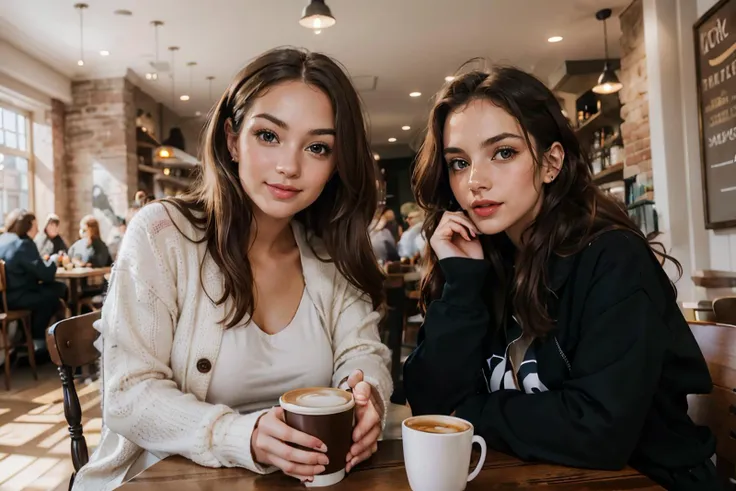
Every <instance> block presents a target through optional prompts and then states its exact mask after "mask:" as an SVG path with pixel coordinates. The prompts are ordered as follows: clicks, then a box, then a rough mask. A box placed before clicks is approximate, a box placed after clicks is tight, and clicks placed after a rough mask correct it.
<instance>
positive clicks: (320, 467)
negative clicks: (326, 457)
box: [316, 465, 326, 474]
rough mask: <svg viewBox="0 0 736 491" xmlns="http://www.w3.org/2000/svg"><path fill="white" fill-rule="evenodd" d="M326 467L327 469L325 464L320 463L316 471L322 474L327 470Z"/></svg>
mask: <svg viewBox="0 0 736 491" xmlns="http://www.w3.org/2000/svg"><path fill="white" fill-rule="evenodd" d="M325 469H326V467H325V466H323V465H318V466H317V472H316V473H317V474H322V473H323V472H324V471H325Z"/></svg>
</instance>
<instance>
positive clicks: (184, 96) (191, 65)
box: [179, 61, 197, 102]
mask: <svg viewBox="0 0 736 491" xmlns="http://www.w3.org/2000/svg"><path fill="white" fill-rule="evenodd" d="M187 66H188V67H189V94H191V93H192V70H193V69H194V67H195V66H197V62H196V61H190V62H189V63H187ZM189 94H182V95H181V96H179V100H180V101H184V102H186V101H188V100H189Z"/></svg>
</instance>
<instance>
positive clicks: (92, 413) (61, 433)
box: [0, 363, 102, 491]
mask: <svg viewBox="0 0 736 491" xmlns="http://www.w3.org/2000/svg"><path fill="white" fill-rule="evenodd" d="M12 375H13V378H12V386H13V387H12V390H11V391H10V392H8V391H6V390H5V388H4V386H3V385H2V384H0V491H47V490H53V489H55V488H57V487H59V486H60V485H62V483H67V482H68V481H69V476H70V475H71V472H72V462H71V456H70V453H69V432H68V430H67V425H66V422H65V420H64V406H63V397H62V393H61V383H60V381H59V376H58V375H57V373H56V369H55V367H54V366H53V365H52V364H51V363H47V364H45V365H43V366H41V367H39V374H38V377H39V380H38V381H35V380H33V377H32V375H31V372H30V369H29V368H27V367H19V368H17V369H16V370H14V371H13V372H12ZM77 391H78V393H79V398H80V402H81V404H82V414H83V416H84V421H83V426H84V433H85V436H86V438H87V445H88V446H89V447H90V454H91V453H92V449H93V448H94V447H95V446H96V445H97V444H98V442H99V437H100V427H101V423H102V420H101V418H100V395H99V387H98V385H97V383H90V384H84V383H79V382H77ZM63 489H66V487H65V486H64V487H63Z"/></svg>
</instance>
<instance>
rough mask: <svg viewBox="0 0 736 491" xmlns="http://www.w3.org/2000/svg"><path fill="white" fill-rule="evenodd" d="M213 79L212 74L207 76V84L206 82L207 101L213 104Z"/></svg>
mask: <svg viewBox="0 0 736 491" xmlns="http://www.w3.org/2000/svg"><path fill="white" fill-rule="evenodd" d="M214 79H215V77H213V76H212V75H210V76H209V77H207V84H208V88H207V90H208V95H209V102H210V104H213V103H214V102H215V101H213V100H212V81H213V80H214Z"/></svg>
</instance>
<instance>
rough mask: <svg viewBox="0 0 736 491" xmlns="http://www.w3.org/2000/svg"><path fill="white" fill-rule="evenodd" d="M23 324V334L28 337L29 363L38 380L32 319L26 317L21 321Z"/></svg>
mask: <svg viewBox="0 0 736 491" xmlns="http://www.w3.org/2000/svg"><path fill="white" fill-rule="evenodd" d="M20 322H21V323H22V324H23V332H24V333H25V335H26V346H28V363H29V364H30V365H31V371H32V372H33V378H34V379H35V380H38V372H37V371H36V353H35V350H34V348H33V336H32V335H31V319H30V317H24V318H23V319H21V321H20Z"/></svg>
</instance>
